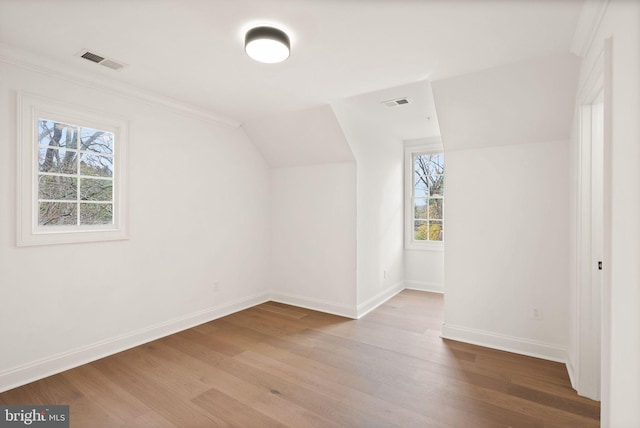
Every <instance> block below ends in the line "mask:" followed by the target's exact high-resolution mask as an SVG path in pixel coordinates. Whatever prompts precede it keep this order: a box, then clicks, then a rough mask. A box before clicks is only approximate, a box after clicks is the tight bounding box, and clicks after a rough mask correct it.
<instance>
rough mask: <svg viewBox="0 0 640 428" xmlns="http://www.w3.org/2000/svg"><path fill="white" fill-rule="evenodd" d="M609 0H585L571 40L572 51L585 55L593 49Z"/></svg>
mask: <svg viewBox="0 0 640 428" xmlns="http://www.w3.org/2000/svg"><path fill="white" fill-rule="evenodd" d="M607 6H609V0H596V1H594V0H592V1H585V2H584V3H583V5H582V10H581V11H580V18H579V19H578V24H577V25H576V31H575V32H574V34H573V40H572V42H571V53H573V54H574V55H577V56H579V57H584V56H585V55H586V54H587V52H589V50H590V49H591V46H592V45H593V41H594V39H595V37H596V33H597V32H598V29H599V28H600V23H601V22H602V18H603V17H604V14H605V12H606V10H607Z"/></svg>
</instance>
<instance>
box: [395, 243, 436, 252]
mask: <svg viewBox="0 0 640 428" xmlns="http://www.w3.org/2000/svg"><path fill="white" fill-rule="evenodd" d="M404 249H405V250H410V251H444V242H421V243H417V242H410V243H406V244H405V246H404Z"/></svg>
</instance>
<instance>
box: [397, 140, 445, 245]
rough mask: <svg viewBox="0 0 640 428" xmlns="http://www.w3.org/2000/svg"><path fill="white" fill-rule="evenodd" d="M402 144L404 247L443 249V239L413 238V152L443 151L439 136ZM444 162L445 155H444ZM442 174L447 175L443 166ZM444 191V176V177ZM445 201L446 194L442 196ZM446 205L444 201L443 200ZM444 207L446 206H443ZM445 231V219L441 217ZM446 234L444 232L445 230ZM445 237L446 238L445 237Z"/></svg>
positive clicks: (407, 141)
mask: <svg viewBox="0 0 640 428" xmlns="http://www.w3.org/2000/svg"><path fill="white" fill-rule="evenodd" d="M403 145H404V248H405V250H418V251H444V242H443V241H424V242H418V241H415V240H414V239H413V155H414V154H415V153H425V152H426V153H429V152H431V153H444V147H443V145H442V140H441V139H440V137H429V138H420V139H416V140H406V141H404V142H403ZM445 163H446V157H445ZM444 176H445V177H446V176H447V170H446V167H445V172H444ZM445 193H446V178H445ZM443 200H445V201H446V196H443ZM444 205H445V207H446V202H444ZM445 209H446V208H445ZM442 222H443V224H444V225H445V231H446V219H444V218H443V219H442ZM445 234H446V232H445ZM445 239H446V238H445Z"/></svg>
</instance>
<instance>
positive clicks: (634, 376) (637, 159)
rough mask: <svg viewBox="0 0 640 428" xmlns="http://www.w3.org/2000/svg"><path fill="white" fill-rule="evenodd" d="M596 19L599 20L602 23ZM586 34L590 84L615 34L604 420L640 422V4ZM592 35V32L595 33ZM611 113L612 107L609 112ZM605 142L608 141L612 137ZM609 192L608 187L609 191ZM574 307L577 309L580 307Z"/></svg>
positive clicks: (614, 9) (615, 6)
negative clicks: (608, 41) (602, 53)
mask: <svg viewBox="0 0 640 428" xmlns="http://www.w3.org/2000/svg"><path fill="white" fill-rule="evenodd" d="M596 22H597V21H596ZM586 36H587V37H585V38H584V39H585V40H587V41H591V44H590V45H589V44H587V45H586V46H584V52H582V54H583V57H584V60H583V66H582V69H581V73H580V80H581V82H585V81H586V80H587V79H588V78H589V75H590V73H591V70H592V69H593V67H594V64H596V62H597V61H598V59H599V55H600V53H601V52H602V47H603V43H604V42H605V39H608V38H611V47H612V52H611V70H608V71H605V73H610V74H609V76H610V81H611V85H612V91H611V100H610V101H611V109H610V111H609V112H608V114H609V116H608V118H609V120H610V126H611V128H610V130H611V135H610V153H611V159H610V166H609V171H610V180H611V188H610V189H609V190H608V192H610V203H609V205H608V206H605V210H608V211H609V212H610V215H611V225H610V229H608V230H605V235H608V236H609V237H610V248H609V249H608V251H607V248H606V247H605V260H607V259H609V260H610V266H607V264H605V270H604V274H605V275H606V276H607V277H608V280H606V281H605V283H606V282H607V281H608V282H609V283H610V287H611V288H610V289H607V290H605V291H604V294H603V299H604V306H603V317H604V319H603V337H602V340H603V342H602V348H603V349H602V351H603V352H602V360H603V366H602V372H603V373H602V374H603V376H602V394H601V397H602V418H601V421H602V426H603V427H614V428H617V427H622V428H626V427H636V426H637V425H638V421H640V407H639V406H638V403H640V364H639V363H638V362H639V361H640V327H639V326H640V311H639V310H638V308H640V286H639V284H640V263H638V260H640V223H639V222H638V219H639V218H640V197H639V196H638V195H640V144H638V142H639V141H640V123H639V122H638V118H639V117H640V80H639V79H638V76H640V55H639V52H640V3H638V2H634V1H626V0H618V1H617V0H612V1H610V2H609V3H608V7H607V8H606V11H605V13H604V16H603V17H602V21H601V22H600V24H599V25H597V26H595V28H594V31H593V32H592V33H587V34H586ZM588 36H593V38H592V39H591V38H590V37H588ZM605 116H606V117H607V112H605ZM605 144H606V140H605ZM605 192H607V190H605ZM574 309H575V308H574Z"/></svg>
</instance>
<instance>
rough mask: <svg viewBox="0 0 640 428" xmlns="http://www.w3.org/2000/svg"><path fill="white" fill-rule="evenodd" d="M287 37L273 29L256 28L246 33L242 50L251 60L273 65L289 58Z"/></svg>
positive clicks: (282, 32)
mask: <svg viewBox="0 0 640 428" xmlns="http://www.w3.org/2000/svg"><path fill="white" fill-rule="evenodd" d="M290 48H291V45H290V42H289V36H287V35H286V34H285V32H284V31H281V30H278V29H277V28H273V27H256V28H252V29H251V30H249V31H248V32H247V35H246V37H245V39H244V50H245V52H246V53H247V55H249V56H250V57H251V58H252V59H254V60H256V61H259V62H264V63H267V64H275V63H278V62H282V61H284V60H285V59H287V58H289V52H290Z"/></svg>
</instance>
